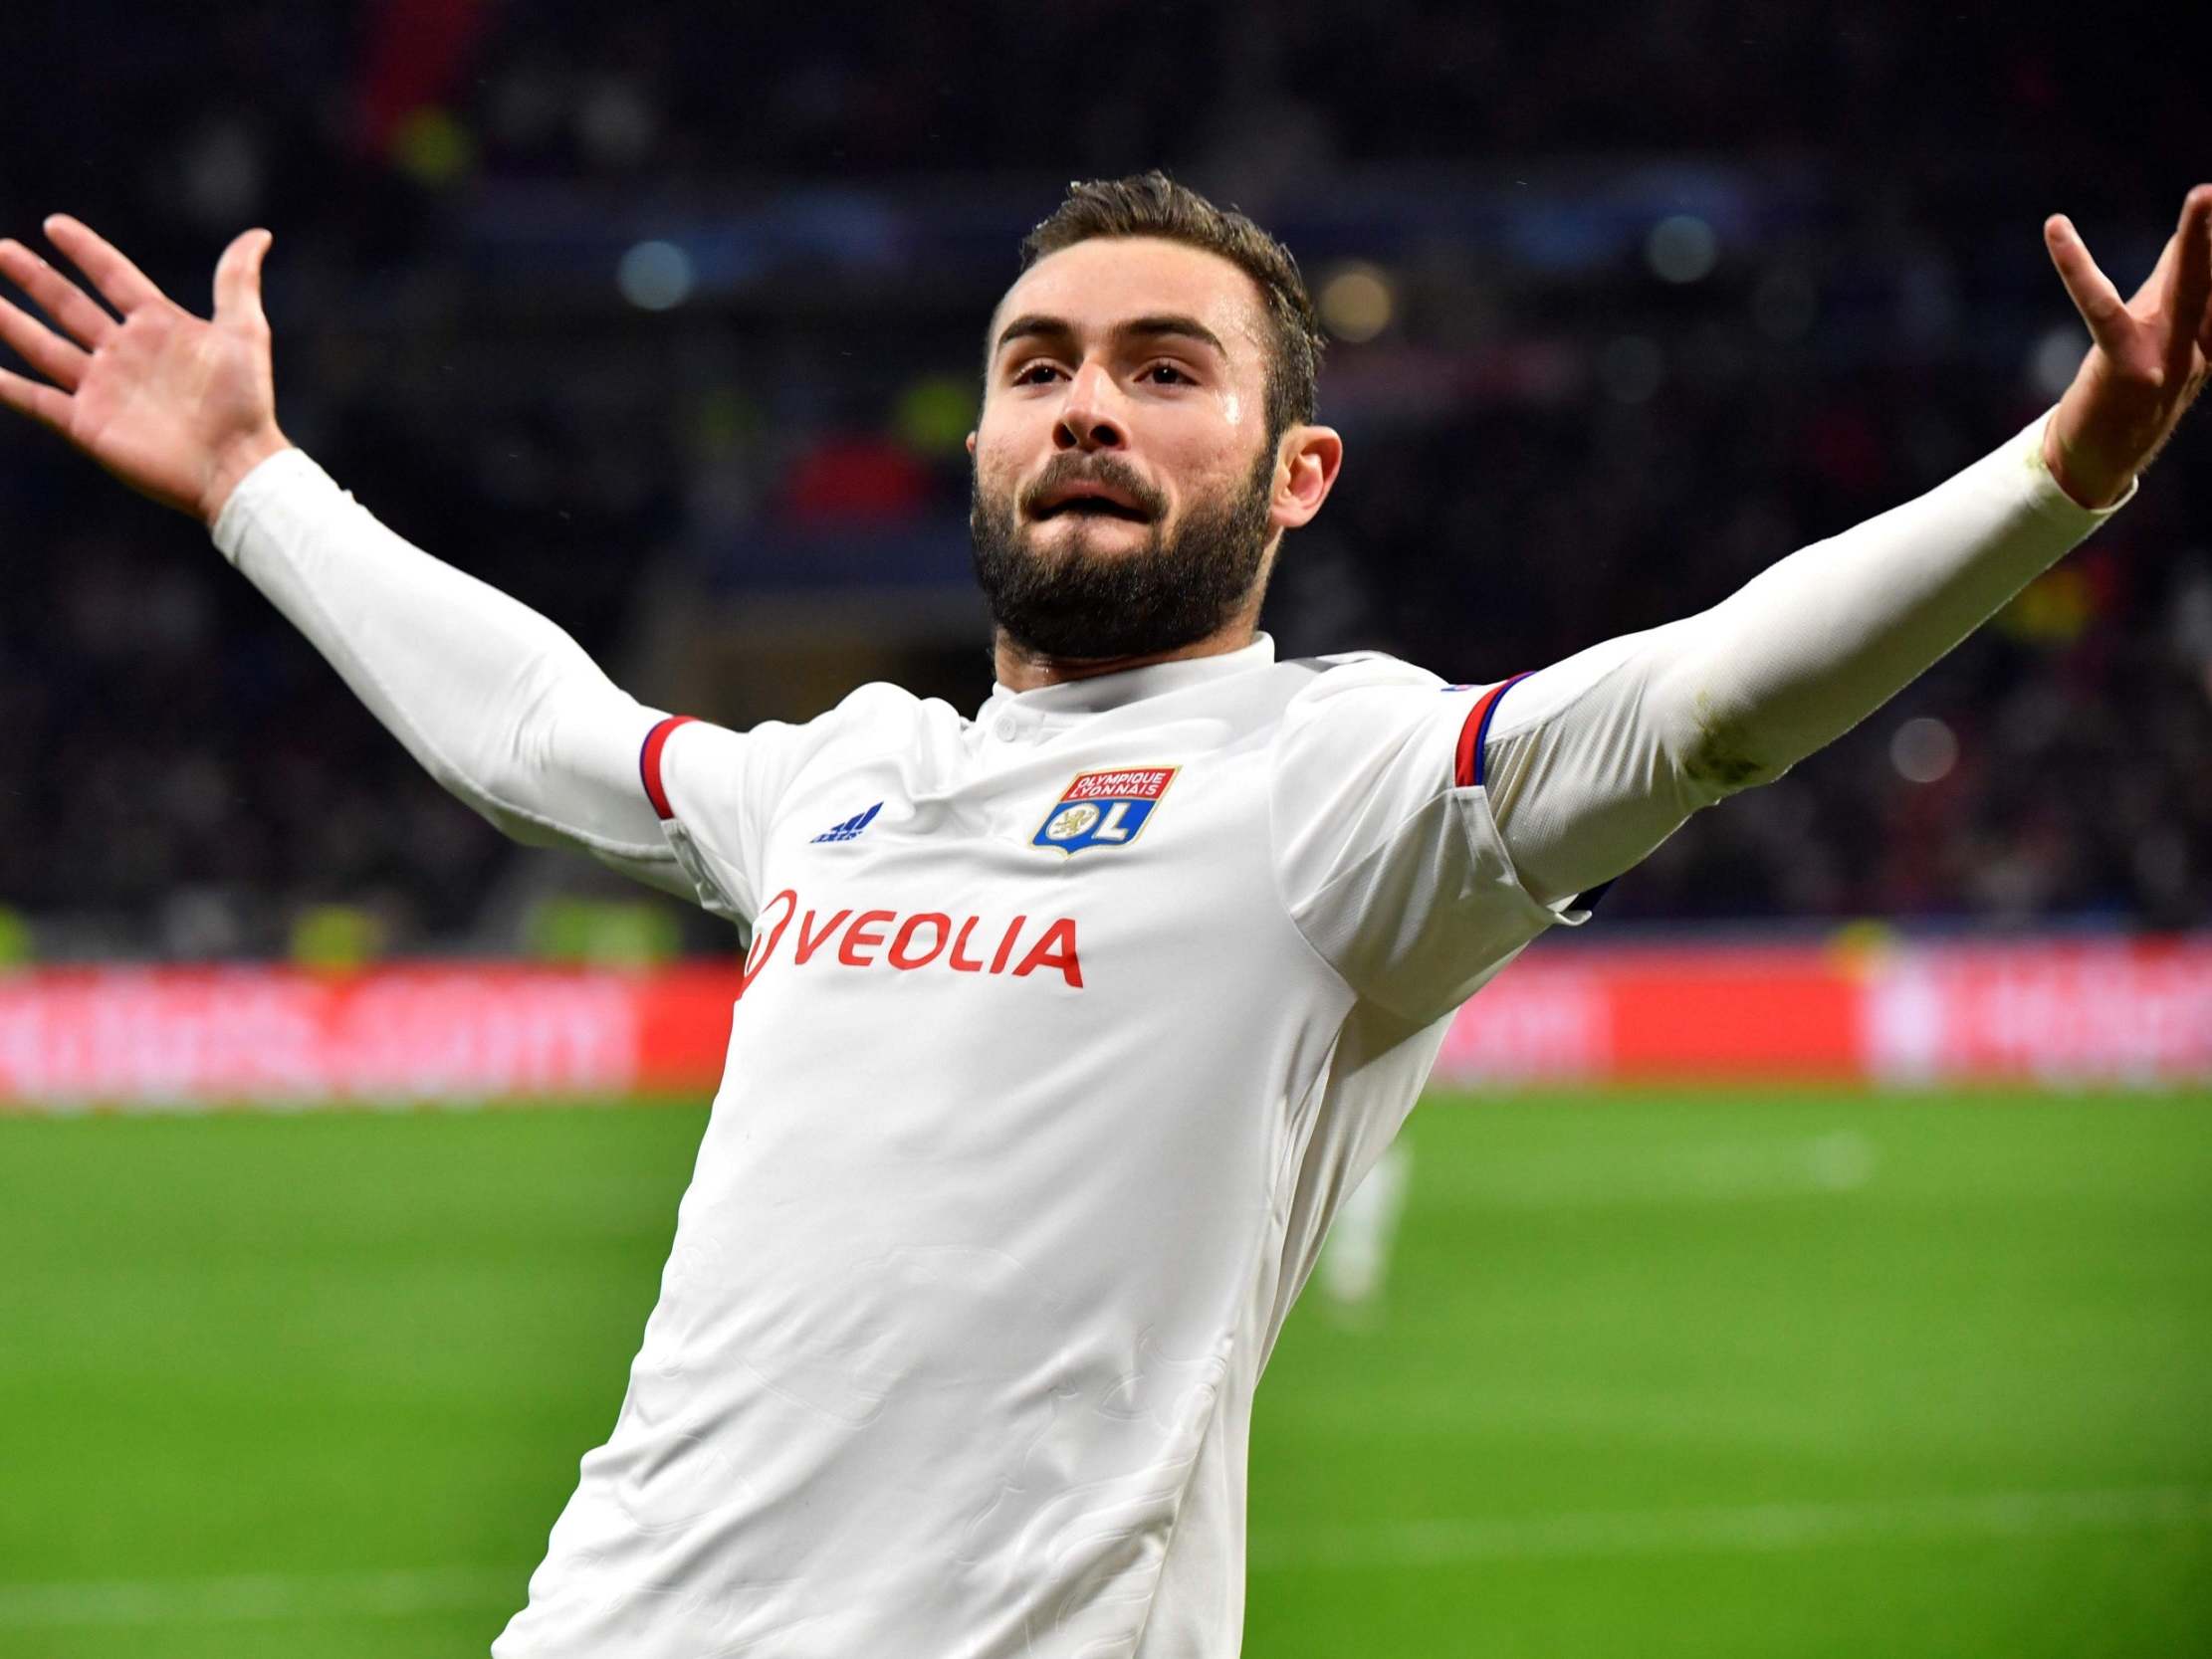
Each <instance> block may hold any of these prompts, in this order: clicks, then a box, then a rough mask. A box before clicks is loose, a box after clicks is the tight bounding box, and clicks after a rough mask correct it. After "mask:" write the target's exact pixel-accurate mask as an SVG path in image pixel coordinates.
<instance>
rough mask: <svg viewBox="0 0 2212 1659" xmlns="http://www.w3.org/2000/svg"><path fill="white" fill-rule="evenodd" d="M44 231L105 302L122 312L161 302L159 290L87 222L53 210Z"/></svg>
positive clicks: (126, 314)
mask: <svg viewBox="0 0 2212 1659" xmlns="http://www.w3.org/2000/svg"><path fill="white" fill-rule="evenodd" d="M46 234H47V237H48V238H49V240H51V241H52V242H53V244H54V246H55V247H57V248H59V249H61V250H62V252H63V253H65V254H67V255H69V257H70V263H71V264H73V265H75V266H76V267H77V269H78V270H80V271H82V272H84V273H85V275H86V276H88V277H90V278H92V280H93V287H95V288H97V289H99V290H100V292H101V295H102V296H103V298H105V299H106V300H107V302H108V304H110V305H111V306H112V307H114V308H115V310H117V311H120V312H122V314H123V315H125V316H128V315H129V314H130V313H131V312H132V311H136V310H137V309H138V308H139V307H141V306H151V305H156V304H158V303H159V302H160V300H161V291H160V290H159V289H157V288H155V287H154V286H153V284H152V283H151V282H150V281H148V280H147V277H146V274H145V273H144V272H143V271H140V270H139V269H138V268H137V267H136V266H135V265H132V264H131V263H130V262H129V261H128V260H126V259H124V258H123V257H122V254H121V253H120V252H119V251H118V250H117V249H116V248H115V247H114V245H113V244H111V242H109V241H108V239H107V238H106V237H104V236H102V235H100V233H99V232H97V231H95V230H94V229H93V228H92V227H91V226H90V225H87V224H83V223H81V222H80V221H78V220H76V219H72V218H71V217H70V216H69V215H68V214H66V213H56V214H53V215H51V216H50V217H49V218H48V219H47V221H46Z"/></svg>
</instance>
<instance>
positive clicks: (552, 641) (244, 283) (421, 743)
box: [0, 216, 692, 897]
mask: <svg viewBox="0 0 2212 1659" xmlns="http://www.w3.org/2000/svg"><path fill="white" fill-rule="evenodd" d="M46 229H47V234H48V235H49V236H51V237H52V238H53V240H54V244H55V246H56V247H58V248H59V249H61V251H62V252H63V253H65V254H67V255H68V256H69V258H70V259H71V260H72V261H73V262H74V263H75V264H76V265H77V267H78V269H79V270H81V271H82V272H83V273H84V274H85V276H86V277H87V278H89V279H90V280H91V283H92V285H93V287H94V288H95V289H96V290H97V291H98V293H99V294H100V295H101V296H102V297H103V298H105V299H106V300H107V301H108V302H109V304H110V305H111V306H113V307H114V309H115V311H116V312H119V313H120V318H119V320H118V318H117V316H115V315H112V314H111V313H110V312H109V311H107V310H106V309H105V308H103V307H102V306H101V305H100V304H99V303H98V302H97V301H95V300H94V299H93V298H92V297H91V296H90V295H88V294H87V293H86V292H85V291H84V290H83V289H81V288H80V287H79V286H78V285H77V284H76V283H74V282H72V281H71V280H70V279H69V278H68V277H66V276H64V275H63V274H62V273H61V272H60V271H58V270H56V269H55V268H54V267H52V266H50V265H48V264H47V263H46V262H45V261H44V260H42V259H40V258H38V257H37V256H36V255H35V254H33V253H32V252H31V251H30V250H29V249H28V248H26V247H24V246H23V245H22V244H21V243H18V242H14V241H0V275H4V276H6V277H7V278H8V279H9V280H10V281H12V282H13V283H15V285H16V286H17V287H18V288H20V289H21V290H22V291H23V292H24V293H25V294H27V295H29V296H30V297H31V299H32V300H34V301H35V302H37V304H38V305H39V307H40V308H41V309H42V310H43V311H45V312H46V314H47V315H48V316H49V317H51V318H52V319H53V322H54V324H55V326H54V327H53V328H49V327H47V326H45V325H44V324H42V323H40V322H39V321H37V320H36V319H35V318H33V317H32V316H31V315H30V314H29V313H27V312H26V311H22V310H20V309H18V308H17V307H15V306H13V305H11V304H9V303H8V302H7V301H6V300H4V299H0V338H4V339H5V340H6V341H7V343H8V344H9V345H11V346H13V347H14V348H15V350H16V351H17V352H18V353H20V354H21V355H22V357H23V358H24V360H25V361H26V362H28V363H29V364H30V365H31V367H33V368H34V369H36V370H38V372H39V373H40V374H42V375H44V376H45V377H46V378H45V381H43V382H42V381H39V380H33V379H29V378H26V377H25V376H22V375H19V374H15V373H12V372H9V371H7V370H5V369H0V403H4V404H6V405H7V406H8V407H9V408H12V409H15V410H18V411H20V412H21V413H23V414H26V415H29V416H30V417H31V418H33V419H34V420H37V421H39V422H41V423H42V424H44V425H46V426H47V427H49V428H51V429H52V430H54V431H55V432H57V433H59V434H60V435H61V436H62V437H64V438H65V439H67V440H68V441H69V442H70V443H72V444H73V445H75V446H76V447H77V448H78V449H80V450H83V451H84V452H85V453H86V454H87V455H90V456H91V457H92V458H93V459H94V460H96V461H98V462H99V463H100V464H101V465H102V466H104V467H106V468H107V469H108V470H109V471H110V472H111V473H113V474H114V475H115V476H116V477H117V478H119V479H120V480H122V482H123V483H125V484H127V485H129V486H130V487H131V488H132V489H134V490H137V491H139V492H140V493H141V494H143V495H146V496H149V497H151V498H152V499H153V500H155V501H157V502H160V503H161V504H162V505H163V506H166V507H171V508H175V509H177V510H178V511H179V512H184V513H189V514H192V515H193V516H195V517H197V518H201V519H202V520H203V521H204V522H206V523H207V524H208V525H209V527H210V528H211V529H212V530H213V531H214V534H215V539H216V541H217V543H218V545H220V546H221V548H222V549H223V552H224V553H225V554H226V555H227V556H228V557H229V558H230V559H231V560H232V562H233V563H235V564H237V566H238V567H239V568H240V569H241V570H242V571H244V572H245V574H246V575H247V576H248V577H249V578H250V579H251V580H252V581H253V582H254V584H255V585H256V586H257V587H259V588H260V589H261V590H262V592H264V593H265V594H267V595H268V596H269V598H270V600H271V601H272V602H273V603H275V605H276V606H277V608H278V609H279V610H280V611H282V612H283V613H284V615H285V616H286V617H287V618H288V619H290V620H291V621H292V622H293V623H295V624H296V625H297V626H298V627H299V628H300V630H301V632H303V633H304V634H306V635H307V637H308V638H309V640H310V641H312V642H313V643H314V645H315V646H316V647H317V649H318V650H320V651H322V653H323V654H324V655H325V656H326V657H328V658H329V659H330V660H331V662H332V665H333V666H334V667H335V668H336V669H337V670H338V672H339V673H340V674H341V675H343V676H344V678H345V681H346V683H347V684H348V685H349V686H351V687H352V689H353V690H354V691H355V692H356V693H357V694H358V695H359V696H360V698H361V700H362V702H364V703H365V704H367V706H368V708H369V709H370V711H371V712H372V713H373V714H374V715H375V716H376V718H377V719H378V720H380V721H382V722H383V723H384V725H385V726H388V727H390V729H391V730H392V732H393V733H394V734H395V735H396V736H397V737H398V738H399V740H400V741H401V742H402V743H404V744H405V745H406V746H407V748H408V750H409V752H410V753H412V754H413V755H414V756H415V758H416V759H417V760H419V761H421V762H422V764H423V765H424V766H425V767H427V768H428V769H429V771H430V772H431V774H432V775H433V776H434V777H436V778H437V779H438V781H439V782H440V783H442V784H443V785H445V787H446V788H448V789H450V790H452V791H453V793H455V794H456V795H458V796H460V798H461V799H462V800H464V801H466V802H467V803H468V804H469V805H470V806H472V807H474V808H475V809H476V810H477V811H479V812H481V813H482V814H484V816H485V817H487V818H489V819H490V820H491V821H492V822H493V823H494V824H496V825H497V826H498V827H499V828H500V829H502V830H504V831H506V832H507V833H508V834H510V835H513V836H515V837H516V838H517V839H520V840H524V841H531V842H537V843H565V844H569V845H572V846H576V847H579V848H581V849H583V850H585V851H588V852H590V853H592V854H594V855H595V856H597V857H598V858H600V859H601V860H602V861H604V862H606V863H609V864H612V865H614V866H615V867H616V868H618V869H621V870H622V871H623V872H624V873H625V874H628V875H632V876H635V877H637V878H639V879H640V880H643V881H647V882H650V883H651V884H652V885H654V886H657V887H661V888H664V889H666V890H667V891H669V892H672V893H679V894H682V895H685V896H687V897H689V896H691V893H692V888H691V884H690V883H689V882H688V881H687V880H686V879H685V878H684V876H683V874H682V872H681V871H680V870H679V869H678V867H677V865H676V863H675V860H674V856H673V854H672V853H671V852H670V850H669V849H668V847H667V845H666V843H665V842H664V840H663V839H662V836H661V834H660V831H659V827H658V823H657V820H656V818H655V816H654V814H653V811H652V809H651V807H650V805H649V804H648V803H647V801H646V799H645V796H644V794H643V792H642V790H641V788H640V785H639V782H638V771H637V766H638V751H639V745H640V744H641V742H642V741H643V739H644V737H645V734H646V733H647V731H648V730H650V729H651V727H652V726H653V725H654V723H655V721H656V720H657V719H658V715H657V713H656V712H655V711H652V710H648V709H644V708H642V707H640V706H639V705H638V704H637V703H636V702H635V701H633V700H632V699H631V698H629V697H628V696H627V695H625V694H624V693H622V692H621V691H619V690H617V689H616V688H615V687H614V686H613V685H612V684H610V683H609V682H608V680H607V679H606V677H605V676H604V675H603V674H601V673H600V672H599V670H598V669H597V667H596V666H594V665H593V664H592V662H591V660H590V659H589V658H588V657H587V656H585V655H584V653H583V651H582V649H581V648H580V647H578V646H577V645H576V643H575V642H574V641H573V640H572V639H570V638H569V637H568V636H567V635H566V634H565V633H563V632H562V631H561V630H560V629H558V628H556V627H554V626H553V624H552V623H551V622H549V621H547V620H546V619H545V618H544V617H542V616H539V615H538V614H537V613H536V612H534V611H532V610H530V609H529V608H527V607H526V606H524V605H521V604H518V603H517V602H516V601H515V600H513V599H510V598H508V597H507V596H506V595H504V594H502V593H499V592H497V591H496V590H494V589H492V588H490V587H487V586H486V585H485V584H484V583H482V582H479V581H477V580H476V579H475V578H473V577H471V576H468V575H465V574H463V573H462V572H461V571H459V570H456V569H454V568H452V567H451V566H449V565H446V564H443V563H440V562H439V561H438V560H437V559H434V558H432V557H431V556H430V555H429V554H427V553H425V552H423V551H421V550H420V549H419V548H416V547H413V546H411V545H409V544H408V543H407V542H406V541H404V540H402V539H401V538H400V537H399V536H397V535H394V534H393V533H392V532H391V531H390V530H388V529H386V528H385V527H384V526H383V525H382V524H380V523H378V522H377V521H376V519H375V518H372V517H371V516H370V515H369V514H368V513H367V512H366V511H365V510H363V509H362V508H360V507H358V506H357V505H355V504H354V502H353V500H352V498H351V497H350V496H348V495H346V494H344V493H343V492H342V491H340V490H339V489H338V488H337V486H336V485H335V484H333V483H332V482H331V480H330V479H329V478H328V477H327V476H326V475H325V474H324V473H323V471H322V469H321V468H319V467H317V466H316V465H315V463H314V462H312V461H310V460H309V459H308V458H307V457H306V456H305V455H302V454H301V453H300V452H299V451H297V450H294V449H293V448H292V447H291V445H290V444H289V442H288V441H287V440H286V439H285V437H284V434H283V433H282V432H281V431H280V430H279V429H278V426H277V420H276V397H275V389H274V388H275V382H274V377H273V374H272V372H271V364H270V338H269V324H268V321H267V319H266V317H265V316H264V315H263V312H262V306H261V264H262V259H263V256H264V255H266V253H267V252H268V249H269V243H270V237H269V233H268V232H266V231H258V230H257V231H248V232H247V233H246V234H245V235H243V236H241V237H239V238H238V239H237V240H236V241H235V242H233V243H232V244H231V245H230V247H229V249H228V250H226V251H225V253H224V254H223V257H222V262H221V264H220V265H219V266H218V267H217V269H216V274H215V315H214V318H213V319H212V320H206V319H202V318H200V317H197V316H194V315H192V314H191V313H190V312H189V311H185V310H184V309H183V308H182V307H180V306H178V305H176V304H175V303H174V302H173V301H171V300H169V299H168V298H167V297H166V296H164V295H163V294H162V293H161V292H160V291H159V290H158V289H157V288H155V287H154V286H153V284H152V283H151V282H149V281H148V280H147V279H146V278H145V276H144V275H143V274H142V273H140V272H139V271H138V269H137V268H136V267H135V266H133V265H132V264H131V263H130V262H129V261H128V260H127V259H125V258H124V257H123V256H122V255H121V254H120V253H118V252H117V251H116V250H115V249H114V248H112V247H111V246H110V245H109V244H108V243H107V242H106V241H104V240H103V239H102V238H100V237H99V236H97V235H95V234H94V233H93V232H92V231H91V230H90V229H88V228H87V227H85V226H84V225H82V224H79V223H78V222H77V221H76V220H74V219H69V218H65V217H59V216H57V217H56V218H53V219H50V220H48V221H47V225H46Z"/></svg>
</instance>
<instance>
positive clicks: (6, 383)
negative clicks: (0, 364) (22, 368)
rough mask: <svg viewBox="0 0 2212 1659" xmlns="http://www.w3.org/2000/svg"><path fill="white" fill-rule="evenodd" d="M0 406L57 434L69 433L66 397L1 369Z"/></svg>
mask: <svg viewBox="0 0 2212 1659" xmlns="http://www.w3.org/2000/svg"><path fill="white" fill-rule="evenodd" d="M0 404H4V405H6V406H7V407H8V408H10V409H13V410H14V411H15V412H16V413H17V414H19V415H29V416H30V417H31V418H32V419H33V420H35V421H37V422H38V423H39V424H40V425H41V426H48V427H52V428H53V429H54V430H55V431H56V432H60V433H63V434H65V435H66V434H67V433H68V431H69V408H70V404H69V393H67V392H62V391H56V390H55V389H54V388H53V387H52V386H42V385H40V384H39V383H38V382H37V381H36V380H26V379H25V378H24V377H23V376H22V375H20V374H13V373H10V372H9V371H8V370H7V369H4V368H0Z"/></svg>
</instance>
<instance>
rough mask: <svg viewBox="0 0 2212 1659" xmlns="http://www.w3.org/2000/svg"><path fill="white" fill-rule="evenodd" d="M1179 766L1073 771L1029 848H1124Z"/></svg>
mask: <svg viewBox="0 0 2212 1659" xmlns="http://www.w3.org/2000/svg"><path fill="white" fill-rule="evenodd" d="M1178 769H1179V768H1177V767H1174V766H1127V767H1122V768H1120V769H1118V770H1115V771H1109V772H1078V773H1077V774H1076V775H1075V780H1074V781H1073V782H1072V783H1070V784H1069V785H1068V786H1067V788H1066V789H1064V790H1062V791H1061V793H1060V798H1059V799H1058V800H1057V801H1054V802H1053V803H1052V810H1051V811H1050V812H1047V813H1046V814H1045V815H1044V822H1043V823H1041V824H1039V825H1038V826H1037V832H1036V834H1034V835H1032V836H1030V837H1029V845H1030V846H1032V847H1049V848H1051V849H1052V851H1054V852H1056V853H1080V852H1082V851H1084V850H1085V849H1086V848H1090V847H1126V846H1127V845H1129V843H1130V842H1132V841H1134V840H1136V839H1137V834H1138V832H1139V831H1140V830H1142V829H1143V828H1144V827H1145V824H1146V822H1147V821H1148V820H1149V819H1150V818H1151V817H1152V812H1153V808H1155V807H1157V806H1158V805H1159V804H1160V797H1161V796H1162V795H1164V794H1166V793H1167V792H1168V785H1169V784H1170V783H1172V782H1174V781H1175V774H1176V772H1177V770H1178Z"/></svg>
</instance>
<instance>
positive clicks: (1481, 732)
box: [1452, 674, 1528, 789]
mask: <svg viewBox="0 0 2212 1659" xmlns="http://www.w3.org/2000/svg"><path fill="white" fill-rule="evenodd" d="M1527 678H1528V676H1527V675H1525V674H1516V675H1514V676H1513V677H1512V679H1510V680H1501V681H1499V682H1498V683H1497V684H1496V685H1494V686H1492V687H1491V688H1490V689H1489V690H1488V691H1486V692H1484V693H1483V694H1482V695H1481V696H1480V697H1479V698H1477V699H1475V704H1474V707H1473V708H1472V709H1469V710H1468V711H1467V718H1466V721H1465V723H1464V724H1463V725H1462V726H1460V727H1459V752H1458V756H1457V760H1456V764H1455V765H1454V766H1453V768H1452V781H1453V782H1454V784H1456V785H1457V787H1459V788H1461V789H1471V788H1476V787H1479V786H1480V785H1481V784H1482V782H1483V780H1484V776H1485V768H1484V766H1483V761H1482V745H1483V744H1484V743H1486V742H1488V741H1489V738H1490V720H1491V718H1492V717H1493V716H1494V715H1496V713H1497V703H1498V699H1499V698H1501V697H1503V696H1504V695H1505V694H1506V693H1507V692H1509V691H1511V690H1512V689H1513V688H1514V687H1515V686H1517V685H1519V684H1520V683H1521V682H1522V681H1523V680H1526V679H1527Z"/></svg>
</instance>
